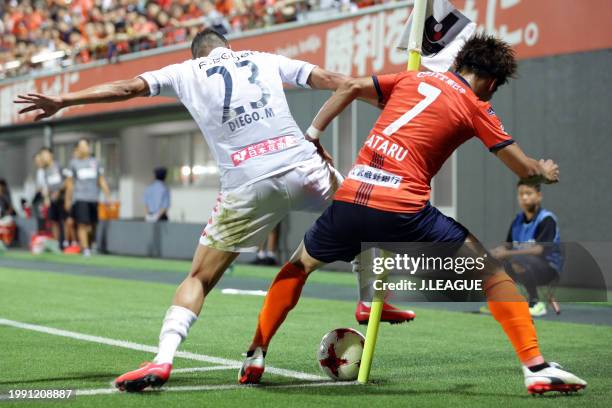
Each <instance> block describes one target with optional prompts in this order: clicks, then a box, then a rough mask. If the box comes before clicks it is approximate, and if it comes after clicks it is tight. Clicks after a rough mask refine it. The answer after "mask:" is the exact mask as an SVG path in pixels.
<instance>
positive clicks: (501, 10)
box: [0, 0, 612, 127]
mask: <svg viewBox="0 0 612 408" xmlns="http://www.w3.org/2000/svg"><path fill="white" fill-rule="evenodd" d="M453 3H454V4H455V5H456V6H457V8H459V9H460V10H461V11H462V12H463V13H464V14H465V15H466V16H467V17H469V18H470V19H471V20H473V21H476V22H477V23H478V25H479V27H480V28H482V29H485V30H486V31H487V32H490V33H494V34H496V35H498V36H499V37H501V38H503V39H504V40H506V41H508V42H509V43H510V44H512V45H513V46H514V47H515V49H516V51H517V54H518V57H519V58H521V59H524V58H535V57H543V56H549V55H558V54H566V53H574V52H580V51H589V50H596V49H606V48H612V24H610V22H611V21H612V2H611V1H610V0H581V1H576V0H454V1H453ZM406 4H408V3H405V4H403V5H402V4H398V5H397V6H395V7H391V8H389V7H386V8H384V9H381V8H376V7H375V8H372V9H371V10H370V11H369V12H365V13H359V14H356V15H355V14H347V15H346V17H344V18H341V19H334V20H330V21H327V22H321V23H316V24H311V25H302V26H298V27H293V28H291V27H290V28H286V29H280V30H274V31H271V32H268V33H264V34H257V35H251V36H243V37H241V38H236V39H235V40H233V41H232V48H233V49H236V50H240V49H250V50H258V51H266V52H274V53H278V54H283V55H286V56H288V57H291V58H297V59H303V60H307V61H310V62H312V63H314V64H318V65H320V66H322V67H325V68H327V69H329V70H332V71H336V72H341V73H344V74H350V75H353V76H361V75H368V74H370V73H388V72H394V71H400V70H403V69H405V64H406V61H407V55H406V53H405V52H403V51H399V50H397V49H396V48H395V46H396V45H397V42H398V40H399V37H400V36H401V33H402V30H403V27H404V24H405V22H406V20H407V18H408V15H409V13H410V7H408V6H407V5H406ZM189 57H190V55H189V51H188V49H183V50H179V51H176V50H175V51H168V52H163V53H156V54H155V55H149V56H142V57H139V58H135V59H129V60H127V61H126V60H124V61H120V62H118V63H108V64H104V65H101V66H97V67H91V68H85V69H82V70H75V71H70V72H66V73H62V74H57V75H52V76H47V77H42V78H36V79H32V78H30V79H28V78H26V79H23V80H19V81H6V82H5V83H4V84H2V83H0V127H2V126H10V125H15V124H20V123H26V122H30V121H31V120H32V117H33V115H18V114H17V110H18V107H17V106H16V105H14V104H13V103H12V100H13V99H14V97H15V96H16V95H17V94H21V93H27V92H42V93H50V94H59V93H62V92H69V91H75V90H79V89H83V88H86V87H89V86H92V85H94V84H97V83H99V82H101V81H112V80H118V79H124V78H130V77H134V76H137V75H139V74H141V73H143V72H145V71H149V70H155V69H158V68H161V67H163V66H165V65H169V64H174V63H177V62H180V61H183V60H185V59H188V58H189ZM171 101H172V100H171V99H166V98H137V99H134V100H131V101H126V102H122V103H116V104H99V105H87V106H80V107H71V108H69V109H66V110H64V111H62V112H60V116H58V118H61V117H75V116H80V115H91V114H98V113H104V112H110V111H120V110H126V109H128V110H129V109H134V108H142V107H147V106H152V105H159V104H164V103H169V102H171Z"/></svg>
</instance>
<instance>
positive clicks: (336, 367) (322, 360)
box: [317, 328, 365, 381]
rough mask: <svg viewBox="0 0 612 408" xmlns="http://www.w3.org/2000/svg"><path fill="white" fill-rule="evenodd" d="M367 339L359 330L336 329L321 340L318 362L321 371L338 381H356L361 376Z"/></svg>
mask: <svg viewBox="0 0 612 408" xmlns="http://www.w3.org/2000/svg"><path fill="white" fill-rule="evenodd" d="M364 343H365V337H363V335H362V334H361V333H359V332H358V331H357V330H353V329H348V328H346V329H335V330H332V331H330V332H329V333H327V334H326V335H325V336H323V338H322V339H321V345H320V346H319V350H318V351H317V360H318V361H319V366H320V367H321V370H322V371H323V372H324V373H325V374H327V375H328V376H329V377H330V378H331V379H333V380H336V381H354V380H356V379H357V375H358V374H359V365H360V364H361V354H362V353H363V345H364Z"/></svg>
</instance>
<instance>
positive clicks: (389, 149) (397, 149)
mask: <svg viewBox="0 0 612 408" xmlns="http://www.w3.org/2000/svg"><path fill="white" fill-rule="evenodd" d="M365 145H366V146H369V147H370V148H371V149H372V150H374V151H375V152H377V153H381V154H384V155H386V156H387V157H391V158H393V159H395V160H397V161H403V160H404V159H405V158H406V155H407V154H408V149H407V148H405V147H401V146H399V145H398V144H397V143H394V142H392V141H390V140H388V139H387V138H385V137H384V136H378V135H372V136H370V138H369V139H368V140H366V142H365Z"/></svg>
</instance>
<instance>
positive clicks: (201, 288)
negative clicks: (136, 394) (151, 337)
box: [115, 177, 289, 391]
mask: <svg viewBox="0 0 612 408" xmlns="http://www.w3.org/2000/svg"><path fill="white" fill-rule="evenodd" d="M288 208H289V204H288V202H287V197H286V193H285V189H284V188H283V186H282V180H280V179H279V178H278V177H277V178H274V177H271V178H268V179H264V180H260V181H258V182H256V183H253V184H249V185H246V186H243V187H239V188H237V189H233V190H230V191H224V192H222V193H221V194H220V195H219V198H218V200H217V205H216V206H215V208H214V209H213V212H212V216H211V218H210V220H209V222H208V224H207V225H206V227H205V228H204V231H203V233H202V236H201V237H200V245H198V248H197V250H196V252H195V255H194V257H193V263H192V267H191V271H190V273H189V275H188V276H187V277H186V278H185V280H184V281H183V282H182V283H181V284H180V286H179V287H178V289H177V290H176V293H175V296H174V299H173V301H172V306H170V308H169V309H168V311H167V313H166V317H165V319H164V322H163V325H162V329H161V333H160V336H159V337H160V341H159V352H158V354H157V356H156V357H155V360H154V362H153V363H147V364H146V365H145V366H144V367H142V368H140V369H138V370H134V371H131V372H129V373H127V374H124V375H122V376H121V377H119V378H117V379H116V380H115V385H116V386H117V388H119V389H121V390H126V391H140V390H142V389H144V388H146V387H148V386H160V385H162V384H163V383H164V382H166V381H167V380H168V377H169V376H170V370H171V369H172V363H173V358H174V355H175V353H176V350H177V349H178V347H179V345H180V344H181V343H182V342H183V341H184V340H185V338H186V337H187V334H188V332H189V328H190V327H191V326H192V325H193V324H194V323H195V321H196V319H197V318H198V316H199V314H200V311H201V309H202V305H203V304H204V300H205V298H206V296H207V294H208V293H209V292H210V290H212V288H213V287H214V286H215V285H216V283H217V282H218V281H219V279H220V278H221V276H222V275H223V273H224V272H225V270H226V269H227V268H228V267H229V266H230V265H231V263H232V262H233V261H234V259H236V257H237V256H238V253H239V252H253V251H255V250H256V249H257V247H258V245H259V244H260V243H261V242H262V241H263V240H264V239H265V237H266V235H267V234H268V232H269V231H270V229H272V228H273V227H274V226H275V225H276V224H278V222H279V221H280V219H282V218H283V217H284V216H285V215H286V213H287V211H288Z"/></svg>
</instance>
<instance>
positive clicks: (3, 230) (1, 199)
mask: <svg viewBox="0 0 612 408" xmlns="http://www.w3.org/2000/svg"><path fill="white" fill-rule="evenodd" d="M14 216H15V210H14V209H13V201H12V198H11V191H10V190H9V187H8V184H7V182H6V180H5V179H0V242H2V244H3V245H6V246H9V245H11V243H12V242H13V240H14V239H15V219H14Z"/></svg>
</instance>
